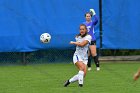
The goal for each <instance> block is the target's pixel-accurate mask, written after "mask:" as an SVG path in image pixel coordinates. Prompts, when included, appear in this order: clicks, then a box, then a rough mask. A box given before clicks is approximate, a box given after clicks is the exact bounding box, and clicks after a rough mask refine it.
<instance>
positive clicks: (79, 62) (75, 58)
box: [64, 55, 84, 87]
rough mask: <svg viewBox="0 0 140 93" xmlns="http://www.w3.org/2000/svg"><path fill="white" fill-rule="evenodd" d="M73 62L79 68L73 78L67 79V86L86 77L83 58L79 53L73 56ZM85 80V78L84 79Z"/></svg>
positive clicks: (65, 85)
mask: <svg viewBox="0 0 140 93" xmlns="http://www.w3.org/2000/svg"><path fill="white" fill-rule="evenodd" d="M73 63H74V64H75V65H76V67H77V68H78V69H79V72H78V74H76V75H74V76H73V77H72V78H70V79H69V80H67V81H66V82H65V84H64V87H67V86H68V85H69V84H70V83H73V82H75V81H80V79H81V78H82V77H84V66H83V63H82V59H81V57H80V56H78V55H74V56H73ZM82 81H83V80H82Z"/></svg>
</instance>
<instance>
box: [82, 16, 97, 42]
mask: <svg viewBox="0 0 140 93" xmlns="http://www.w3.org/2000/svg"><path fill="white" fill-rule="evenodd" d="M94 18H95V20H94V21H91V22H89V23H87V22H84V24H85V25H86V26H87V29H88V34H89V35H91V37H92V41H94V40H96V38H95V32H94V27H95V25H96V24H97V23H98V18H97V17H96V15H94Z"/></svg>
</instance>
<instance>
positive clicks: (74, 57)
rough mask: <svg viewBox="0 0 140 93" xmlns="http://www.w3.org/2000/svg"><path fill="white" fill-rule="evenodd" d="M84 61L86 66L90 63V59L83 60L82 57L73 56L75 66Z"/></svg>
mask: <svg viewBox="0 0 140 93" xmlns="http://www.w3.org/2000/svg"><path fill="white" fill-rule="evenodd" d="M79 61H82V62H83V63H84V64H85V65H87V63H88V59H82V58H81V56H80V55H76V54H74V55H73V63H74V64H75V63H76V62H79Z"/></svg>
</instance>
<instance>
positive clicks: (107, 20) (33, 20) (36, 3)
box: [0, 0, 140, 52]
mask: <svg viewBox="0 0 140 93" xmlns="http://www.w3.org/2000/svg"><path fill="white" fill-rule="evenodd" d="M102 1H103V2H102V3H103V6H102V9H103V11H102V13H103V16H102V18H103V42H102V44H103V47H102V48H103V49H139V48H140V44H139V42H140V38H139V35H140V31H139V30H140V26H139V23H140V18H139V15H140V10H138V8H139V3H140V1H139V0H133V1H132V0H117V1H114V0H102ZM90 8H94V9H95V11H96V14H97V16H99V0H0V43H1V45H0V52H28V51H36V50H40V49H48V48H58V49H70V48H73V46H72V45H69V41H71V40H74V37H75V35H76V34H77V33H79V25H80V24H81V23H82V22H84V21H85V18H84V14H85V12H87V11H89V9H90ZM95 30H96V38H97V47H100V46H99V45H100V40H99V23H98V24H97V26H96V29H95ZM44 32H47V33H50V34H51V36H52V39H51V42H50V43H49V44H42V43H41V42H40V40H39V37H40V35H41V34H42V33H44Z"/></svg>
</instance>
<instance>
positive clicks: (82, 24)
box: [76, 24, 87, 37]
mask: <svg viewBox="0 0 140 93" xmlns="http://www.w3.org/2000/svg"><path fill="white" fill-rule="evenodd" d="M81 26H84V27H85V29H86V31H87V26H86V25H85V24H80V26H79V27H81ZM86 35H87V32H86V33H85V34H84V35H82V36H81V34H80V33H79V34H78V35H76V36H77V37H78V36H81V37H85V36H86Z"/></svg>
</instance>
